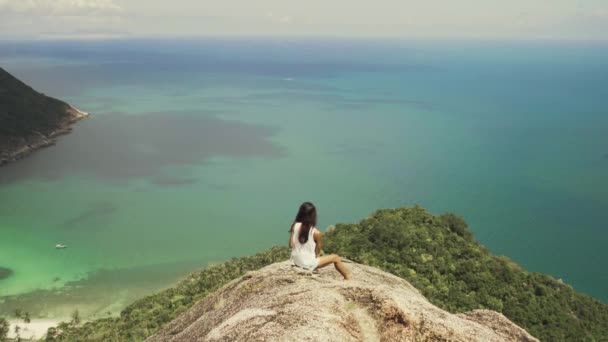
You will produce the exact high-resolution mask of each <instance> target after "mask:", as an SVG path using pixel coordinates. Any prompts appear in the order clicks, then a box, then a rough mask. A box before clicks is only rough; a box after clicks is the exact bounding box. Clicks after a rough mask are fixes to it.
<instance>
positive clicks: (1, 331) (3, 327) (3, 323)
mask: <svg viewBox="0 0 608 342" xmlns="http://www.w3.org/2000/svg"><path fill="white" fill-rule="evenodd" d="M9 329H10V326H9V324H8V321H7V320H6V319H4V318H2V317H0V341H3V340H4V339H5V338H6V336H7V335H8V331H9Z"/></svg>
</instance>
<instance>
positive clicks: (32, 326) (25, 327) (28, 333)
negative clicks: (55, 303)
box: [8, 318, 69, 339]
mask: <svg viewBox="0 0 608 342" xmlns="http://www.w3.org/2000/svg"><path fill="white" fill-rule="evenodd" d="M65 320H69V319H68V318H66V319H65ZM61 321H62V320H57V319H45V318H42V319H32V321H31V322H30V323H27V324H26V323H24V322H23V320H22V319H9V320H8V322H9V324H10V330H9V333H8V337H9V338H16V337H17V334H16V333H15V326H16V325H18V326H19V327H20V328H21V329H20V330H19V336H20V337H21V338H22V339H40V338H43V337H44V335H45V334H46V331H47V330H48V328H50V327H54V326H57V324H59V323H60V322H61Z"/></svg>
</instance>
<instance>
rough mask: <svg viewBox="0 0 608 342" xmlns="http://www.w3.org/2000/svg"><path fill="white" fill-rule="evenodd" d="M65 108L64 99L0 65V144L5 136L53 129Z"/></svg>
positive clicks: (62, 115) (22, 135) (21, 135)
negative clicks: (55, 97) (28, 82)
mask: <svg viewBox="0 0 608 342" xmlns="http://www.w3.org/2000/svg"><path fill="white" fill-rule="evenodd" d="M68 109H69V105H68V104H67V103H65V102H62V101H59V100H57V99H54V98H52V97H48V96H46V95H44V94H41V93H38V92H37V91H35V90H34V89H32V88H31V87H29V86H28V85H26V84H25V83H23V82H21V81H19V80H18V79H16V78H15V77H13V76H12V75H11V74H9V73H8V72H7V71H6V70H4V69H2V68H0V148H1V147H2V145H6V142H7V141H8V140H9V139H15V138H20V137H27V136H29V135H30V134H32V133H34V132H42V133H43V134H44V133H47V132H50V131H52V130H54V129H56V128H57V125H58V124H60V123H61V121H62V120H63V119H65V118H66V117H67V116H68ZM2 142H5V144H2Z"/></svg>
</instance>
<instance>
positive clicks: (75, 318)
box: [71, 309, 80, 325]
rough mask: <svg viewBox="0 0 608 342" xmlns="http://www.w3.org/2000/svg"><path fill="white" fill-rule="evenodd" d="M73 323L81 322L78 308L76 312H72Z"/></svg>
mask: <svg viewBox="0 0 608 342" xmlns="http://www.w3.org/2000/svg"><path fill="white" fill-rule="evenodd" d="M71 323H72V324H73V325H78V324H80V312H78V309H76V310H74V312H72V322H71Z"/></svg>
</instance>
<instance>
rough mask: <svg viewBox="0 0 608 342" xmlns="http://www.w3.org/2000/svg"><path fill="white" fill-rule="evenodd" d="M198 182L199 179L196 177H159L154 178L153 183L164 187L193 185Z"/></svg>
mask: <svg viewBox="0 0 608 342" xmlns="http://www.w3.org/2000/svg"><path fill="white" fill-rule="evenodd" d="M196 182H197V180H196V179H194V178H172V177H157V178H154V179H152V184H154V185H158V186H163V187H174V186H184V185H192V184H195V183H196Z"/></svg>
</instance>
